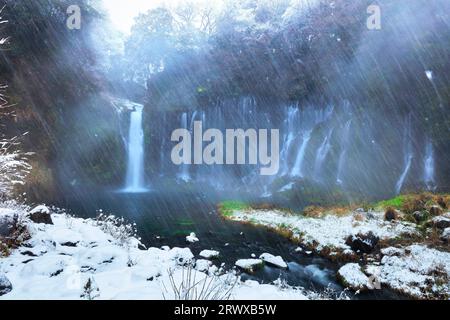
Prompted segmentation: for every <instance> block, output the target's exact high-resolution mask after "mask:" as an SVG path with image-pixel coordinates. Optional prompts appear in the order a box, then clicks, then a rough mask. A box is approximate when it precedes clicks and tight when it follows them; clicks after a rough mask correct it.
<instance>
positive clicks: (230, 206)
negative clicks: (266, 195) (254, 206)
mask: <svg viewBox="0 0 450 320" xmlns="http://www.w3.org/2000/svg"><path fill="white" fill-rule="evenodd" d="M247 209H250V206H249V205H248V204H246V203H244V202H242V201H223V202H221V203H220V204H219V211H220V213H221V214H222V215H223V216H225V217H230V216H232V215H233V212H234V211H240V210H247Z"/></svg>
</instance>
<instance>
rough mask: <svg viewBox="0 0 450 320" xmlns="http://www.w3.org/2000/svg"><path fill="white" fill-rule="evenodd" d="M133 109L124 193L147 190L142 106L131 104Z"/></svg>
mask: <svg viewBox="0 0 450 320" xmlns="http://www.w3.org/2000/svg"><path fill="white" fill-rule="evenodd" d="M133 108H134V110H133V111H132V112H131V116H130V131H129V135H128V166H127V177H126V186H125V191H126V192H131V193H134V192H144V191H146V190H147V189H146V187H145V182H144V130H143V128H142V111H143V109H144V106H143V105H139V104H133Z"/></svg>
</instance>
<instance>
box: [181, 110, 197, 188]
mask: <svg viewBox="0 0 450 320" xmlns="http://www.w3.org/2000/svg"><path fill="white" fill-rule="evenodd" d="M187 117H188V114H187V113H186V112H183V114H182V115H181V128H183V129H189V128H188V119H187ZM194 117H195V115H194V116H193V117H192V119H191V122H192V124H193V123H194V121H193V120H194ZM185 139H187V138H185ZM178 178H179V179H181V180H183V181H184V182H188V181H190V180H191V176H190V174H189V165H187V164H183V165H182V166H181V167H180V173H179V174H178Z"/></svg>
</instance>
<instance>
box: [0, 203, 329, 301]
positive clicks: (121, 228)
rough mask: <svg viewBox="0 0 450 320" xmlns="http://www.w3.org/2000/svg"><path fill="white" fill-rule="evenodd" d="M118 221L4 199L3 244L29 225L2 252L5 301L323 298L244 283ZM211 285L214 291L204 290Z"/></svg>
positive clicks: (0, 287) (0, 293)
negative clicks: (146, 244)
mask: <svg viewBox="0 0 450 320" xmlns="http://www.w3.org/2000/svg"><path fill="white" fill-rule="evenodd" d="M32 212H34V215H32V216H30V213H32ZM50 217H51V219H49V218H50ZM31 219H33V220H34V221H38V222H41V223H36V222H33V221H32V220H31ZM2 221H3V222H2ZM6 221H9V222H10V224H9V225H6V224H5V222H6ZM116 222H117V219H105V218H104V219H100V220H99V221H97V220H91V219H88V220H85V219H79V218H74V217H71V216H69V215H66V214H65V213H55V212H54V211H53V210H50V209H48V208H47V207H44V206H41V207H38V208H37V209H35V210H30V208H27V207H25V206H19V205H17V204H15V203H13V202H11V203H6V204H5V203H4V204H2V205H1V206H0V224H2V223H3V226H4V228H3V230H1V228H0V231H2V232H3V236H4V238H3V242H4V243H6V242H7V241H6V239H7V238H6V237H5V235H6V233H7V232H12V231H17V230H13V229H14V228H15V226H14V225H11V224H17V225H21V226H24V228H21V229H20V232H12V233H13V234H10V235H11V236H14V237H16V239H15V241H13V242H14V246H16V248H12V249H9V250H8V252H6V250H4V253H3V254H4V255H6V254H7V255H6V256H3V257H1V256H0V299H80V298H84V299H181V298H187V297H189V298H191V299H193V298H200V299H218V298H222V299H258V300H264V299H308V298H315V299H317V298H323V297H322V296H321V295H319V294H315V293H312V292H306V291H305V290H302V289H301V288H292V287H289V286H287V285H286V284H285V283H283V282H282V281H280V282H278V283H275V284H259V283H257V282H255V281H245V282H242V281H241V280H240V278H239V277H238V276H236V275H235V274H234V273H230V272H228V273H227V272H224V271H223V270H220V269H219V268H217V267H215V266H212V264H210V263H208V261H207V260H204V259H198V260H197V259H196V258H197V257H194V255H193V254H192V252H191V251H190V249H189V248H167V247H164V248H163V249H158V248H149V249H145V248H143V247H142V245H141V244H140V243H139V241H138V240H137V239H136V238H135V237H130V236H129V235H130V232H131V233H132V230H133V229H132V226H130V225H128V226H127V225H121V224H117V223H116ZM50 223H51V224H50ZM5 226H6V227H5ZM19 233H20V234H19ZM8 243H12V242H11V241H10V242H8ZM199 258H204V257H199ZM208 266H209V267H208ZM199 270H201V271H203V272H201V271H199ZM205 283H206V287H208V285H209V287H210V289H208V290H202V287H203V285H204V284H205ZM194 284H196V285H194ZM192 286H193V287H194V288H195V289H192V288H191V289H190V290H188V289H187V288H189V287H192Z"/></svg>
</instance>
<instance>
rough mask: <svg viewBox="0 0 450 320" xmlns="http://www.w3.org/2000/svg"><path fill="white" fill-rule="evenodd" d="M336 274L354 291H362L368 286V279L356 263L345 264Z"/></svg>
mask: <svg viewBox="0 0 450 320" xmlns="http://www.w3.org/2000/svg"><path fill="white" fill-rule="evenodd" d="M338 274H339V276H340V277H341V278H342V279H343V280H344V284H345V285H346V286H348V287H350V288H351V289H353V290H355V291H358V290H364V289H366V288H367V285H368V284H369V278H368V277H367V276H366V275H365V274H364V272H362V270H361V266H360V265H359V264H357V263H347V264H346V265H344V266H343V267H341V268H340V269H339V271H338Z"/></svg>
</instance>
